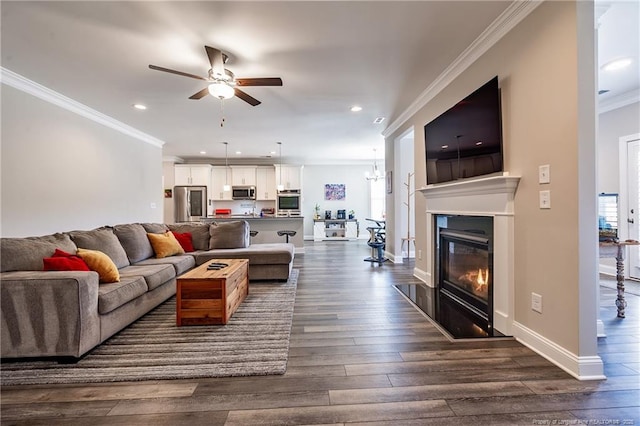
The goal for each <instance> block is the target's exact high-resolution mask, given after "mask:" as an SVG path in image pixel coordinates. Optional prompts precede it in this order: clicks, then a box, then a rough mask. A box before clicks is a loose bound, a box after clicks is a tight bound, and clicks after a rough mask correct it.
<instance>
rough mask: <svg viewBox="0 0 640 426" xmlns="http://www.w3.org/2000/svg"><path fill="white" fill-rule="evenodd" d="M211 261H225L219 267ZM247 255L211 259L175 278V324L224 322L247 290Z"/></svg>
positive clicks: (240, 301) (245, 294) (236, 307)
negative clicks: (212, 264) (239, 257)
mask: <svg viewBox="0 0 640 426" xmlns="http://www.w3.org/2000/svg"><path fill="white" fill-rule="evenodd" d="M211 263H226V264H227V265H229V266H227V267H225V268H222V269H219V270H209V269H207V268H208V266H209V265H210V264H211ZM248 271H249V261H248V260H247V259H211V260H208V261H206V262H205V263H203V264H202V265H200V266H198V267H197V268H195V269H192V270H190V271H189V272H186V273H185V274H183V275H181V276H179V277H178V279H177V288H176V324H177V325H178V326H182V325H209V324H226V323H227V321H229V318H231V315H233V313H234V312H235V311H236V309H238V306H240V303H242V301H243V300H244V299H245V297H247V294H249V274H248Z"/></svg>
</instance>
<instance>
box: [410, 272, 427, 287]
mask: <svg viewBox="0 0 640 426" xmlns="http://www.w3.org/2000/svg"><path fill="white" fill-rule="evenodd" d="M413 276H414V277H416V278H417V279H419V280H420V281H422V282H423V283H425V284H427V285H428V286H431V284H430V283H431V274H430V273H429V272H427V271H423V270H422V269H420V268H413Z"/></svg>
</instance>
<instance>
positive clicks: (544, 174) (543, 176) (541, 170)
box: [538, 164, 551, 183]
mask: <svg viewBox="0 0 640 426" xmlns="http://www.w3.org/2000/svg"><path fill="white" fill-rule="evenodd" d="M550 173H551V167H550V166H549V165H548V164H545V165H544V166H540V167H538V183H550V182H551V174H550Z"/></svg>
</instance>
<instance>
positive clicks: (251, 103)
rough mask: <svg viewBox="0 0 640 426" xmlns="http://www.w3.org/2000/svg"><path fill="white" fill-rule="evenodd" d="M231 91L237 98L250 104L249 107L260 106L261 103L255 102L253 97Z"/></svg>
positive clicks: (239, 91) (237, 91)
mask: <svg viewBox="0 0 640 426" xmlns="http://www.w3.org/2000/svg"><path fill="white" fill-rule="evenodd" d="M233 90H234V91H235V92H236V96H237V97H239V98H240V99H242V100H243V101H245V102H246V103H248V104H250V105H251V106H257V105H260V104H261V103H262V102H260V101H259V100H257V99H256V98H254V97H253V96H250V95H248V94H247V93H245V92H243V91H242V90H240V89H233Z"/></svg>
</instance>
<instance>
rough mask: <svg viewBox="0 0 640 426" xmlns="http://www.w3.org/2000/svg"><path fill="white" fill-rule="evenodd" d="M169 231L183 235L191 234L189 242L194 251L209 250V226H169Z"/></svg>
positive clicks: (203, 224)
mask: <svg viewBox="0 0 640 426" xmlns="http://www.w3.org/2000/svg"><path fill="white" fill-rule="evenodd" d="M168 226H169V229H170V230H171V231H175V232H178V233H180V234H184V233H185V232H191V241H192V242H193V248H194V249H196V250H209V225H208V224H206V223H178V224H169V225H168Z"/></svg>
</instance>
